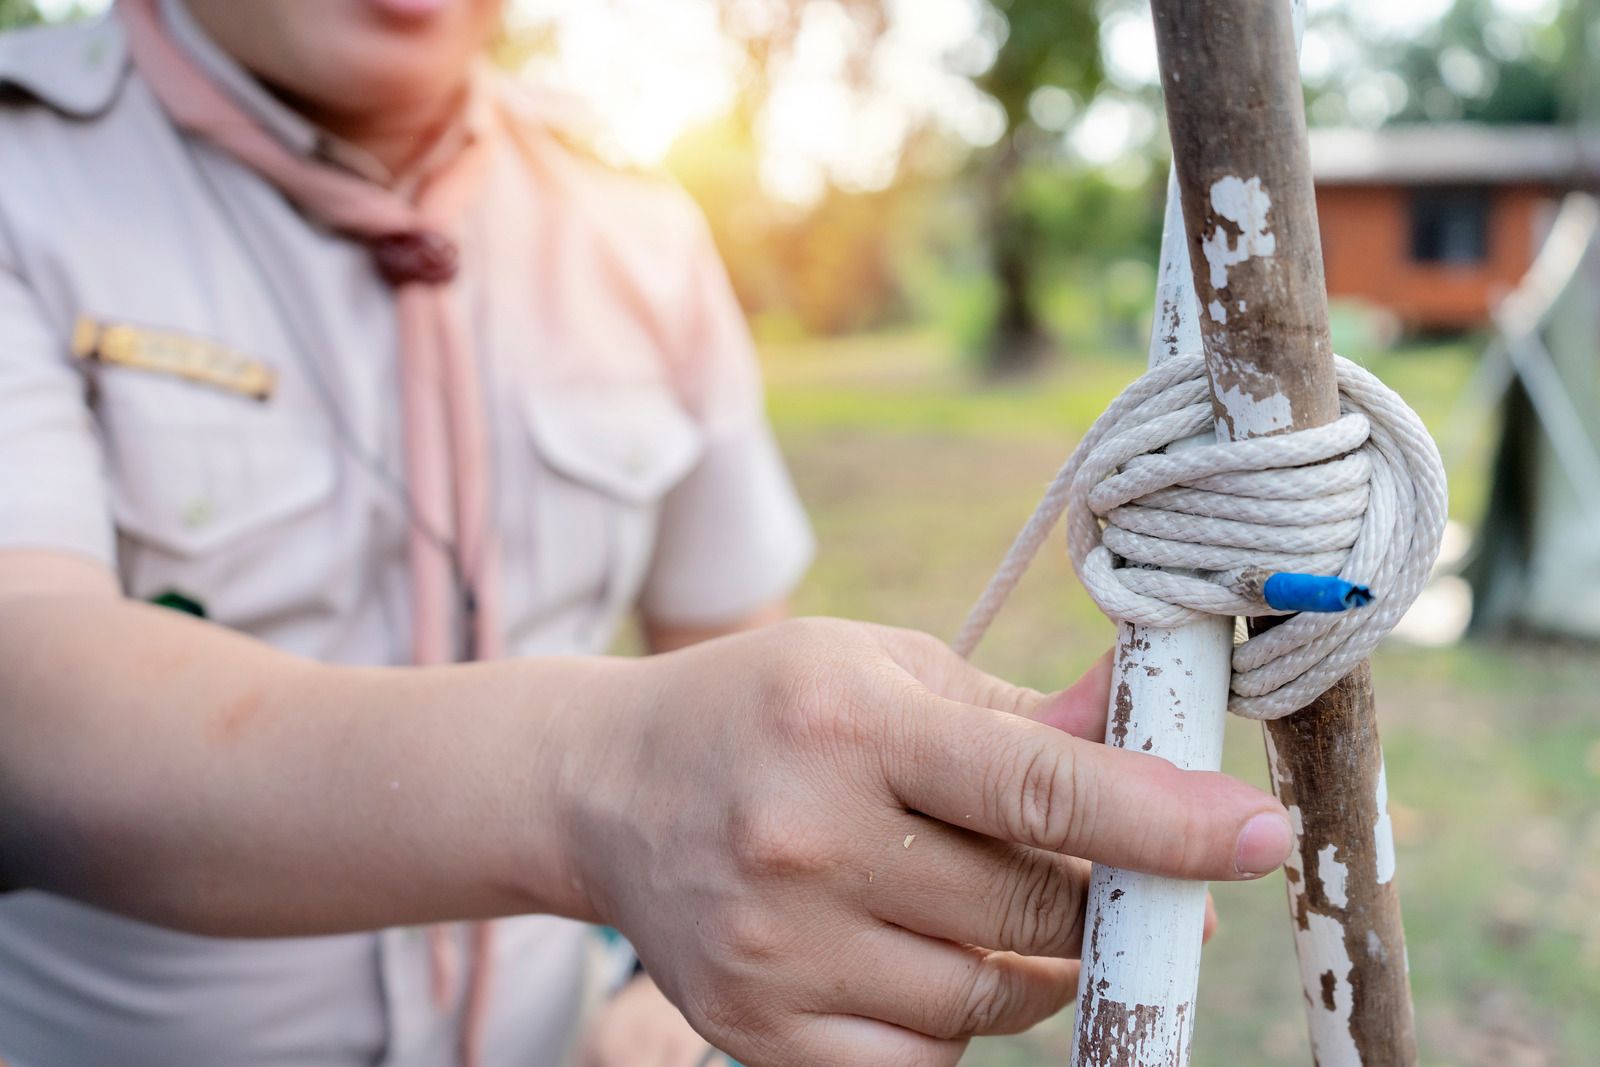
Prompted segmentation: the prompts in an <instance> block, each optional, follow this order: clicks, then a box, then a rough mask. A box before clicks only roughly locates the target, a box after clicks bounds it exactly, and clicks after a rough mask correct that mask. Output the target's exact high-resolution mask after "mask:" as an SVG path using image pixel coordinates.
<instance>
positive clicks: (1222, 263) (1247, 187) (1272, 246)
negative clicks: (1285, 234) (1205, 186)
mask: <svg viewBox="0 0 1600 1067" xmlns="http://www.w3.org/2000/svg"><path fill="white" fill-rule="evenodd" d="M1211 209H1212V210H1213V211H1215V212H1216V213H1217V214H1218V215H1220V216H1221V217H1222V218H1225V219H1227V220H1228V221H1229V222H1231V223H1233V224H1234V225H1235V226H1236V227H1238V229H1239V237H1238V240H1237V241H1233V240H1230V235H1229V234H1228V232H1227V230H1226V229H1225V228H1224V227H1222V226H1221V225H1218V226H1216V227H1214V228H1213V229H1212V231H1211V232H1210V233H1209V234H1207V235H1206V236H1205V238H1204V239H1203V240H1202V241H1201V242H1200V248H1201V250H1202V251H1204V252H1205V256H1206V262H1207V263H1208V264H1210V266H1211V287H1212V288H1213V289H1226V288H1227V287H1228V268H1229V267H1233V266H1235V265H1237V264H1240V263H1243V262H1244V261H1245V260H1248V259H1251V258H1256V257H1260V258H1266V257H1268V256H1272V255H1274V254H1276V252H1277V251H1278V238H1277V236H1276V235H1274V234H1273V232H1272V231H1271V230H1269V229H1267V213H1268V212H1270V211H1271V210H1272V197H1271V196H1269V195H1267V191H1266V190H1265V189H1263V188H1262V187H1261V179H1260V178H1259V177H1256V178H1251V179H1250V180H1248V181H1246V180H1245V179H1243V178H1238V177H1235V176H1234V175H1232V174H1229V175H1227V176H1225V177H1222V178H1218V179H1217V180H1216V181H1215V182H1213V183H1212V184H1211Z"/></svg>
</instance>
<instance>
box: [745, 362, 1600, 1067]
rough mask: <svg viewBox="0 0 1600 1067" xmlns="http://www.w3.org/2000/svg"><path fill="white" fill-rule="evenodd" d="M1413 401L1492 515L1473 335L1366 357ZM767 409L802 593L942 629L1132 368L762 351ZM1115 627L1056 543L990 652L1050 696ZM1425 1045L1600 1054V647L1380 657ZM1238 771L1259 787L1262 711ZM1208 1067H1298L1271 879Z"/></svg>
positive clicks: (981, 1058)
mask: <svg viewBox="0 0 1600 1067" xmlns="http://www.w3.org/2000/svg"><path fill="white" fill-rule="evenodd" d="M1361 361H1362V362H1363V363H1365V364H1366V365H1367V366H1368V367H1369V368H1371V369H1372V370H1374V371H1376V372H1377V373H1378V374H1380V375H1381V376H1383V377H1384V378H1385V379H1386V380H1387V381H1389V382H1390V383H1391V384H1392V385H1395V386H1396V387H1397V388H1399V389H1400V390H1401V391H1402V392H1403V393H1405V394H1406V396H1407V398H1408V399H1409V400H1410V401H1411V403H1412V404H1413V405H1414V406H1416V407H1417V409H1418V410H1419V411H1420V412H1422V414H1423V416H1424V418H1425V419H1427V421H1428V422H1429V424H1430V427H1431V428H1432V429H1433V431H1434V433H1435V436H1436V437H1438V438H1439V440H1440V443H1441V447H1442V448H1443V449H1444V451H1445V453H1446V460H1447V463H1448V464H1449V466H1450V468H1451V475H1452V496H1453V501H1452V512H1453V514H1454V515H1455V516H1456V517H1457V518H1460V519H1463V520H1467V521H1469V522H1471V521H1473V520H1475V519H1476V517H1477V515H1478V511H1479V509H1480V508H1481V507H1482V505H1483V500H1484V493H1485V485H1484V475H1483V471H1484V468H1485V460H1486V456H1487V454H1488V451H1489V449H1490V447H1491V445H1492V436H1493V424H1492V420H1491V418H1490V417H1489V415H1488V414H1487V413H1486V412H1485V411H1484V410H1482V409H1483V405H1482V404H1481V403H1480V404H1478V405H1476V408H1475V407H1474V405H1473V403H1472V402H1471V397H1470V395H1469V394H1470V389H1469V383H1470V379H1471V373H1472V369H1473V366H1474V356H1473V352H1472V350H1471V348H1470V347H1469V346H1465V345H1451V346H1433V347H1418V348H1410V349H1404V350H1400V351H1397V352H1394V353H1387V354H1383V355H1379V356H1373V357H1370V358H1365V359H1362V360H1361ZM765 362H766V367H767V375H768V383H769V388H770V392H771V409H772V414H773V419H774V422H775V424H776V425H777V428H778V431H779V435H780V437H781V438H782V440H783V442H784V445H785V447H786V449H787V452H788V455H789V457H790V460H791V463H792V465H793V468H794V472H795V477H796V479H797V481H798V483H799V486H800V490H801V493H802V495H803V496H804V497H805V499H806V502H807V504H808V505H809V507H810V509H811V513H812V517H813V521H814V522H815V525H816V528H817V533H818V537H819V540H820V544H821V550H820V554H819V557H818V560H817V565H816V568H815V570H814V571H813V573H812V576H811V580H810V581H809V583H808V584H807V585H806V587H805V588H804V590H803V591H802V593H801V596H800V598H799V608H800V609H801V610H802V611H804V612H806V613H820V614H834V615H848V616H854V617H858V618H863V619H872V620H877V621H882V622H889V623H894V624H898V625H904V626H912V627H917V628H920V629H926V630H930V631H932V632H934V633H937V634H941V635H944V636H949V635H950V634H952V633H953V632H954V631H955V628H956V626H957V625H958V623H959V622H960V619H961V616H962V614H963V612H964V611H965V609H966V607H967V605H968V604H969V602H970V601H971V600H972V598H974V597H975V596H976V595H977V593H978V591H979V590H980V589H981V587H982V586H983V583H984V581H985V579H986V578H987V577H988V573H989V570H990V569H991V567H992V566H993V565H994V564H995V563H996V562H997V561H998V559H999V558H1000V555H1001V553H1002V552H1003V551H1004V549H1005V547H1006V546H1007V544H1009V542H1010V539H1011V537H1012V535H1013V534H1014V533H1015V532H1016V530H1017V528H1018V527H1019V526H1020V525H1021V523H1022V521H1023V520H1024V519H1025V518H1026V517H1027V515H1028V513H1029V512H1030V511H1031V509H1032V507H1033V504H1034V503H1035V501H1036V500H1037V497H1038V495H1039V493H1040V492H1041V491H1042V489H1043V487H1044V486H1045V484H1046V483H1047V482H1048V481H1049V479H1050V476H1051V475H1052V474H1053V473H1054V471H1055V469H1056V468H1057V467H1058V466H1059V464H1060V463H1061V461H1062V460H1063V459H1064V458H1065V456H1066V454H1067V452H1068V450H1069V449H1070V447H1071V445H1072V444H1073V442H1074V441H1076V439H1077V438H1078V436H1079V435H1080V434H1081V433H1082V432H1083V431H1084V429H1086V428H1087V426H1088V425H1089V423H1090V422H1091V421H1092V419H1093V418H1094V416H1095V415H1096V414H1097V413H1098V412H1099V411H1100V410H1101V409H1102V408H1103V407H1104V406H1105V404H1106V403H1107V401H1108V400H1109V399H1110V398H1111V397H1112V396H1113V395H1114V394H1115V393H1116V391H1117V390H1118V389H1120V388H1121V387H1122V386H1123V385H1124V384H1126V383H1127V382H1128V381H1129V380H1131V379H1132V378H1133V377H1134V376H1135V375H1136V374H1137V373H1138V372H1139V370H1140V369H1141V364H1142V360H1141V357H1140V356H1139V355H1137V354H1130V353H1078V354H1075V355H1074V356H1073V357H1072V358H1071V359H1070V360H1068V361H1066V362H1064V363H1063V365H1062V366H1061V367H1060V368H1059V369H1058V370H1057V371H1056V372H1054V373H1053V374H1051V375H1050V376H1048V377H1047V378H1045V379H1043V380H1041V381H1038V382H1033V383H1029V384H1027V385H1013V386H994V387H981V388H980V387H976V386H974V385H973V383H972V381H971V378H970V375H968V374H967V373H966V372H965V371H964V369H963V367H962V365H961V361H960V360H959V359H958V358H956V357H955V356H954V355H953V354H952V353H951V352H950V350H949V348H948V346H947V345H946V344H944V343H942V342H941V341H939V340H938V338H937V337H934V336H931V335H924V334H917V333H904V334H893V335H884V336H874V337H865V338H852V339H848V340H842V341H831V342H804V343H794V344H785V345H771V346H768V347H767V349H766V351H765ZM1112 632H1113V631H1112V627H1111V625H1110V624H1109V623H1108V622H1106V621H1105V620H1104V619H1103V618H1102V617H1101V616H1100V615H1099V613H1098V611H1097V610H1096V609H1095V608H1094V606H1093V605H1092V604H1091V603H1090V602H1089V600H1088V599H1087V598H1086V597H1085V596H1084V594H1083V592H1082V591H1081V590H1080V589H1079V588H1078V586H1077V583H1076V581H1075V579H1074V578H1073V575H1072V571H1071V566H1070V565H1069V564H1068V562H1067V560H1066V558H1065V552H1064V550H1063V549H1062V548H1061V547H1059V543H1058V546H1057V547H1055V548H1054V549H1052V550H1049V551H1048V552H1047V554H1046V555H1045V556H1044V557H1042V558H1041V559H1040V560H1039V562H1038V563H1037V564H1036V565H1035V568H1034V570H1033V572H1032V573H1031V574H1030V575H1029V576H1028V578H1027V580H1026V581H1025V582H1024V584H1023V586H1022V588H1021V589H1019V591H1018V593H1017V595H1016V597H1015V598H1014V600H1013V602H1012V604H1011V605H1010V606H1009V607H1008V608H1007V610H1006V612H1005V613H1004V614H1003V615H1002V616H1001V618H1000V620H999V622H998V624H997V625H996V627H995V629H994V631H993V632H992V633H991V634H990V636H989V638H988V640H987V641H986V642H985V644H984V647H983V648H982V649H980V651H979V654H978V660H979V661H980V662H981V663H982V664H983V665H984V666H985V667H987V668H989V669H991V670H994V671H996V672H998V673H1001V674H1004V675H1006V676H1008V677H1010V678H1013V679H1014V680H1017V681H1021V682H1026V683H1028V684H1031V685H1035V686H1038V687H1040V688H1046V689H1048V688H1052V687H1058V686H1060V685H1062V684H1065V683H1066V682H1068V681H1070V680H1071V679H1073V678H1074V677H1076V676H1077V675H1078V674H1079V673H1080V672H1081V671H1082V670H1083V669H1084V668H1085V667H1087V666H1088V665H1089V664H1090V663H1091V662H1092V661H1093V660H1094V659H1095V657H1096V656H1098V655H1099V654H1100V653H1101V652H1102V651H1103V650H1104V649H1105V648H1106V647H1107V646H1108V645H1109V644H1110V641H1111V637H1112ZM1375 666H1376V670H1377V678H1378V687H1379V693H1380V699H1381V709H1382V715H1383V726H1384V737H1385V747H1386V750H1387V759H1388V768H1389V792H1390V798H1391V805H1392V808H1393V814H1394V823H1395V831H1396V837H1397V839H1398V848H1399V859H1400V874H1399V878H1400V882H1401V887H1402V891H1403V893H1404V899H1405V906H1406V916H1407V930H1408V938H1409V955H1410V963H1411V970H1412V978H1413V983H1414V988H1415V995H1416V1003H1417V1012H1418V1031H1419V1034H1420V1038H1421V1041H1422V1045H1423V1054H1422V1059H1423V1062H1424V1063H1427V1064H1430V1065H1448V1064H1457V1065H1478V1064H1482V1065H1493V1067H1523V1065H1526V1067H1537V1065H1555V1064H1588V1063H1600V740H1597V739H1600V701H1597V698H1596V693H1597V692H1600V650H1596V649H1593V648H1583V647H1577V646H1573V647H1565V648H1558V649H1550V648H1543V649H1541V648H1535V647H1503V646H1481V645H1472V646H1460V647H1455V648H1447V649H1422V648H1409V647H1402V646H1398V645H1395V646H1393V647H1389V648H1386V649H1385V650H1384V651H1383V652H1382V653H1381V654H1380V655H1379V657H1378V659H1377V661H1376V665H1375ZM1225 762H1226V769H1227V770H1229V771H1230V772H1231V773H1233V774H1236V775H1239V776H1240V777H1243V778H1245V779H1247V780H1249V781H1252V782H1256V783H1258V784H1262V785H1265V767H1264V760H1263V756H1262V744H1261V737H1260V730H1259V728H1258V727H1256V726H1254V725H1252V724H1249V723H1245V722H1239V721H1235V722H1233V723H1231V724H1230V727H1229V735H1228V746H1227V756H1226V761H1225ZM1216 897H1217V905H1218V909H1219V911H1220V913H1221V916H1222V928H1221V931H1220V933H1219V934H1218V936H1217V938H1216V939H1215V940H1214V942H1213V943H1212V945H1211V947H1210V948H1209V949H1208V951H1207V956H1206V964H1205V970H1204V972H1203V974H1202V978H1201V993H1200V1010H1199V1013H1198V1025H1197V1028H1196V1049H1195V1062H1196V1063H1197V1064H1200V1065H1230V1067H1251V1065H1258V1064H1259V1065H1267V1064H1282V1063H1307V1064H1309V1063H1310V1056H1309V1052H1308V1051H1307V1047H1306V1040H1305V1037H1304V1022H1303V1018H1302V1012H1301V1004H1300V994H1299V989H1298V981H1297V977H1296V971H1295V965H1294V959H1293V948H1292V942H1291V939H1290V933H1289V923H1288V918H1287V914H1286V911H1285V907H1284V902H1283V886H1282V883H1281V881H1280V880H1279V878H1278V877H1273V878H1269V879H1267V880H1265V881H1264V882H1262V883H1258V884H1254V885H1245V886H1233V885H1228V886H1220V887H1218V888H1217V889H1216ZM1070 1044H1071V1017H1070V1013H1069V1014H1068V1015H1066V1016H1064V1017H1062V1018H1059V1019H1057V1020H1054V1021H1053V1022H1052V1023H1050V1024H1048V1025H1046V1026H1044V1027H1040V1028H1039V1029H1038V1030H1036V1031H1035V1032H1034V1033H1032V1034H1029V1035H1025V1036H1022V1037H1017V1038H1008V1039H994V1040H987V1041H982V1042H978V1043H977V1044H976V1045H975V1046H974V1049H973V1052H972V1054H971V1055H970V1056H969V1059H968V1062H969V1063H973V1064H978V1065H984V1067H1031V1065H1044V1064H1051V1065H1061V1064H1065V1063H1066V1062H1067V1061H1068V1058H1069V1056H1070Z"/></svg>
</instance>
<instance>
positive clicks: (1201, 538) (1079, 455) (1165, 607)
mask: <svg viewBox="0 0 1600 1067" xmlns="http://www.w3.org/2000/svg"><path fill="white" fill-rule="evenodd" d="M1337 375H1338V383H1339V398H1340V406H1341V409H1342V411H1343V415H1342V416H1341V417H1340V418H1339V419H1338V420H1336V421H1334V422H1332V423H1329V424H1328V425H1326V426H1319V427H1316V428H1314V429H1310V430H1297V431H1293V432H1289V433H1282V434H1276V435H1273V436H1270V437H1257V438H1252V439H1250V440H1246V441H1239V442H1231V443H1216V444H1206V445H1198V446H1195V447H1191V448H1185V449H1181V450H1175V451H1168V449H1169V448H1170V446H1172V445H1174V444H1176V443H1177V442H1180V441H1185V440H1187V439H1189V438H1193V437H1197V436H1199V435H1202V434H1205V435H1209V434H1210V433H1211V432H1212V429H1213V426H1214V421H1213V420H1214V416H1213V413H1212V407H1211V394H1210V388H1209V385H1208V382H1207V378H1206V365H1205V360H1204V359H1203V358H1202V357H1200V356H1198V355H1186V356H1178V357H1175V358H1173V359H1170V360H1167V361H1166V362H1164V363H1162V364H1160V365H1159V366H1157V367H1156V368H1154V369H1152V370H1151V371H1150V372H1149V373H1148V374H1146V375H1145V376H1144V377H1142V378H1140V379H1139V380H1138V381H1136V382H1134V383H1133V384H1132V385H1131V386H1129V388H1128V389H1127V390H1126V391H1125V392H1124V393H1123V394H1122V395H1121V396H1119V397H1118V398H1117V399H1116V400H1115V401H1113V402H1112V404H1111V406H1110V407H1108V408H1107V409H1106V411H1105V412H1104V414H1102V415H1101V416H1100V418H1099V419H1097V420H1096V421H1095V424H1094V426H1093V427H1091V428H1090V430H1089V433H1088V434H1087V435H1086V436H1085V437H1084V439H1083V441H1082V442H1080V443H1079V445H1078V448H1077V449H1076V450H1075V451H1074V452H1073V454H1072V457H1071V458H1070V459H1069V460H1068V461H1067V463H1066V465H1065V466H1063V467H1062V468H1061V470H1060V471H1059V472H1058V473H1057V475H1056V477H1055V479H1054V480H1053V481H1052V482H1051V484H1050V488H1049V490H1048V491H1047V492H1046V493H1045V496H1044V499H1043V500H1042V501H1041V502H1040V504H1039V507H1038V509H1037V510H1036V511H1035V512H1034V514H1033V517H1032V518H1031V519H1029V520H1028V523H1027V525H1026V526H1025V527H1023V530H1022V532H1021V533H1020V534H1019V535H1018V536H1017V539H1016V541H1015V542H1014V543H1013V544H1012V546H1011V549H1010V551H1009V552H1007V553H1006V557H1005V560H1004V561H1003V562H1002V563H1001V565H1000V568H999V569H998V570H997V571H996V573H995V575H994V577H993V578H992V579H990V581H989V585H988V588H986V589H985V590H984V593H983V596H982V597H980V598H979V600H978V603H977V604H976V605H975V606H974V607H973V609H972V612H971V613H970V614H969V615H968V617H967V621H966V623H965V625H963V626H962V629H961V633H960V634H959V635H958V636H957V638H956V641H955V648H956V650H957V651H958V652H960V653H961V654H962V655H969V654H970V653H971V651H972V649H973V648H974V647H976V646H977V643H978V641H979V639H980V638H981V637H982V636H983V633H984V631H985V630H987V629H988V627H989V623H990V622H991V621H992V620H993V619H994V616H995V615H996V614H997V613H998V612H999V610H1000V606H1001V605H1002V604H1003V603H1004V602H1005V599H1006V597H1007V596H1009V595H1010V593H1011V590H1012V589H1013V588H1015V586H1016V584H1017V582H1018V581H1020V580H1021V578H1022V574H1023V572H1024V571H1025V570H1026V569H1027V567H1028V564H1029V563H1030V562H1031V561H1032V560H1033V557H1034V556H1035V555H1037V553H1038V550H1039V548H1040V546H1041V545H1042V544H1043V543H1044V541H1045V539H1046V538H1048V537H1049V535H1050V531H1051V530H1052V529H1053V528H1054V527H1055V525H1056V523H1057V522H1058V521H1059V520H1060V518H1061V514H1062V512H1067V514H1068V518H1067V549H1068V552H1069V554H1070V555H1071V557H1072V564H1073V567H1074V569H1075V570H1076V571H1077V572H1078V576H1079V578H1080V579H1081V580H1082V582H1083V584H1084V587H1085V588H1086V589H1087V590H1088V592H1089V595H1090V597H1092V598H1093V599H1094V601H1095V603H1096V604H1098V605H1099V606H1100V609H1101V610H1102V611H1104V612H1105V613H1106V614H1107V615H1109V616H1110V617H1112V618H1113V619H1117V620H1119V621H1122V622H1129V623H1136V624H1140V625H1145V626H1160V627H1175V626H1182V625H1184V624H1185V623H1189V622H1192V621H1194V620H1195V619H1197V618H1199V617H1200V616H1201V615H1244V616H1252V617H1254V616H1262V615H1281V614H1284V613H1283V612H1279V611H1276V610H1274V609H1273V608H1271V607H1269V606H1268V605H1267V603H1266V601H1265V599H1264V598H1263V596H1262V592H1261V585H1262V582H1263V581H1264V580H1265V578H1266V577H1267V576H1269V575H1270V574H1272V573H1274V572H1280V571H1290V572H1305V573H1310V574H1325V575H1336V576H1338V577H1341V578H1345V579H1347V580H1349V581H1351V582H1356V583H1360V584H1363V585H1367V586H1369V587H1370V588H1371V589H1372V591H1373V592H1374V593H1375V594H1376V601H1375V602H1374V603H1373V604H1372V606H1370V607H1367V608H1363V609H1361V610H1357V611H1351V612H1345V613H1341V614H1311V613H1302V614H1298V615H1293V616H1291V617H1289V618H1287V619H1286V620H1285V621H1284V622H1282V623H1281V624H1279V625H1277V626H1274V627H1272V628H1271V629H1268V630H1264V631H1263V632H1261V633H1259V634H1256V635H1255V636H1253V637H1250V638H1249V639H1248V640H1246V641H1244V642H1242V643H1241V644H1238V645H1236V646H1235V648H1234V653H1233V682H1232V695H1231V696H1230V698H1229V704H1228V707H1229V710H1230V711H1232V712H1234V713H1235V714H1237V715H1243V716H1245V717H1247V718H1251V719H1276V718H1280V717H1282V716H1284V715H1287V714H1289V713H1290V712H1293V711H1296V710H1298V709H1300V708H1302V707H1304V706H1305V705H1307V704H1309V703H1310V702H1311V701H1312V700H1314V699H1316V698H1317V697H1318V696H1320V695H1321V694H1322V693H1323V692H1325V691H1326V690H1327V689H1328V688H1329V687H1331V686H1332V685H1333V684H1334V683H1335V682H1337V681H1338V680H1339V679H1340V678H1342V677H1344V676H1345V675H1346V674H1348V673H1349V672H1350V670H1351V669H1352V668H1354V667H1355V666H1356V664H1358V663H1360V662H1361V660H1363V659H1365V658H1366V657H1367V656H1368V655H1370V654H1371V653H1372V651H1373V649H1374V648H1376V647H1377V645H1378V642H1379V641H1381V640H1382V639H1383V637H1384V635H1385V634H1387V633H1388V632H1389V631H1390V630H1391V629H1393V628H1394V625H1395V624H1396V623H1397V622H1399V621H1400V617H1401V616H1402V615H1404V614H1405V612H1406V609H1408V608H1409V607H1410V606H1411V604H1412V603H1413V602H1414V601H1415V600H1416V598H1417V595H1418V594H1419V593H1421V592H1422V587H1423V584H1424V583H1425V582H1426V581H1427V579H1428V573H1429V571H1430V570H1431V569H1432V567H1433V562H1434V560H1435V559H1436V558H1437V557H1438V554H1439V543H1440V539H1441V538H1442V537H1443V535H1444V525H1445V518H1446V486H1445V475H1444V464H1443V463H1442V462H1441V460H1440V458H1439V450H1438V449H1437V448H1436V447H1435V445H1434V443H1433V439H1432V438H1431V437H1429V435H1428V431H1427V429H1426V428H1425V427H1424V426H1423V425H1422V420H1421V419H1419V418H1418V417H1417V414H1416V412H1414V411H1412V410H1411V408H1410V407H1408V406H1407V405H1406V403H1405V401H1404V400H1402V399H1401V398H1400V396H1399V395H1398V394H1397V393H1395V392H1394V391H1393V390H1392V389H1390V388H1389V387H1388V386H1386V385H1384V384H1383V383H1382V382H1381V381H1379V380H1378V379H1377V378H1376V377H1374V376H1373V375H1372V374H1370V373H1368V372H1367V371H1366V370H1364V369H1362V368H1361V367H1359V366H1357V365H1356V364H1354V363H1352V362H1350V361H1349V360H1347V359H1342V358H1339V359H1337ZM1119 560H1121V561H1122V562H1124V563H1125V564H1126V565H1124V566H1118V561H1119Z"/></svg>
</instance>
